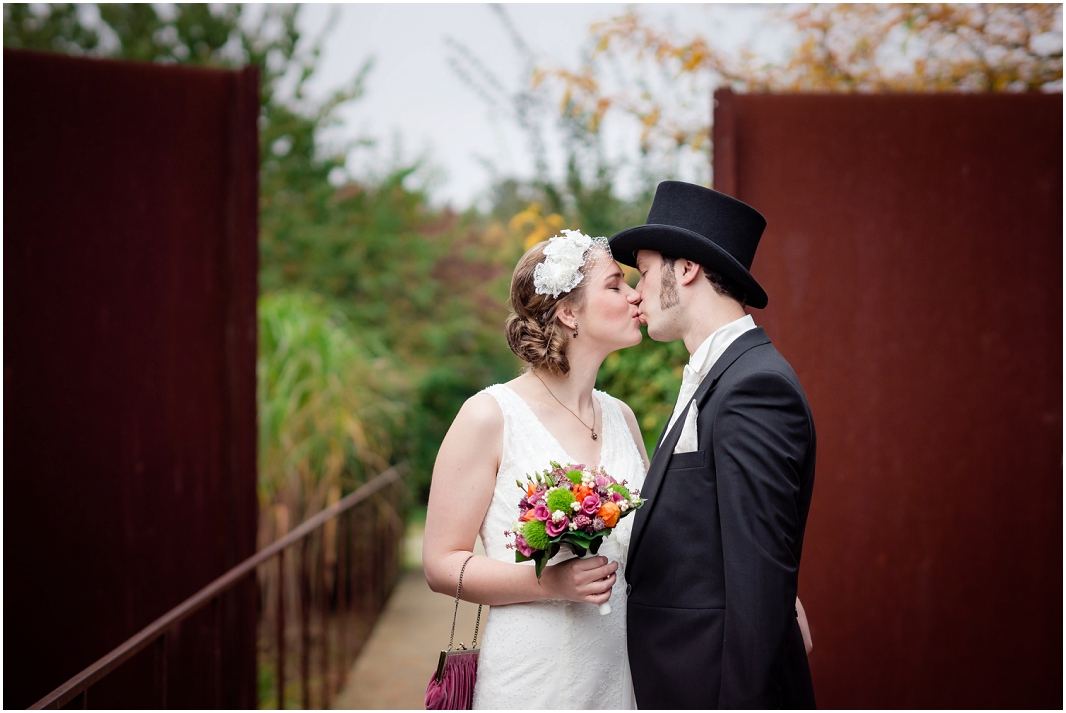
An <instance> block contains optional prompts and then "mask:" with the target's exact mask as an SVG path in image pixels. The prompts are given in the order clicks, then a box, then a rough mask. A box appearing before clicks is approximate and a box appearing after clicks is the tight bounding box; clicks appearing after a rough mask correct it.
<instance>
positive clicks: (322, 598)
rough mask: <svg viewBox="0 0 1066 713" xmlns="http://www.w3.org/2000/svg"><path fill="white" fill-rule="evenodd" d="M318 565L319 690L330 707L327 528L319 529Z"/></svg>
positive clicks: (316, 576) (316, 578)
mask: <svg viewBox="0 0 1066 713" xmlns="http://www.w3.org/2000/svg"><path fill="white" fill-rule="evenodd" d="M316 559H317V560H318V566H317V567H316V568H315V569H316V570H317V572H316V574H315V581H316V582H317V583H318V597H317V599H318V636H319V641H318V649H319V655H318V664H319V665H318V670H319V674H320V676H321V683H320V684H319V691H320V692H321V696H320V701H321V704H322V708H323V709H325V708H329V699H330V691H329V592H327V591H326V528H324V527H323V528H320V529H319V531H318V557H317V558H316Z"/></svg>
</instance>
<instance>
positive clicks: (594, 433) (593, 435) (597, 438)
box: [592, 431, 600, 441]
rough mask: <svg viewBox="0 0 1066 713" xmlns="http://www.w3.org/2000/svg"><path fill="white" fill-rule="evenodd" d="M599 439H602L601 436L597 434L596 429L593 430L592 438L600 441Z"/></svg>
mask: <svg viewBox="0 0 1066 713" xmlns="http://www.w3.org/2000/svg"><path fill="white" fill-rule="evenodd" d="M599 439H600V437H599V436H597V435H596V432H595V431H593V432H592V440H594V441H598V440H599Z"/></svg>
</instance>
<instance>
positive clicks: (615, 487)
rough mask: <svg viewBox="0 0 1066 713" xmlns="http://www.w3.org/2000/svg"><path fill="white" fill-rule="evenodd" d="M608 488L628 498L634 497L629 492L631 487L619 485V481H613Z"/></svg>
mask: <svg viewBox="0 0 1066 713" xmlns="http://www.w3.org/2000/svg"><path fill="white" fill-rule="evenodd" d="M607 488H608V489H610V490H613V491H614V492H616V493H618V494H619V495H621V496H622V497H623V498H625V499H626V500H629V499H630V498H631V497H633V496H632V495H630V493H629V488H627V487H626V486H624V485H619V484H618V483H611V484H610V485H608V486H607Z"/></svg>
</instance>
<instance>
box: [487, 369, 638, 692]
mask: <svg viewBox="0 0 1066 713" xmlns="http://www.w3.org/2000/svg"><path fill="white" fill-rule="evenodd" d="M485 391H486V392H487V393H489V394H491V395H492V396H493V398H495V399H496V402H497V403H498V404H499V406H500V410H501V411H502V412H503V419H504V430H503V455H502V458H501V462H500V469H499V472H498V473H497V475H496V487H495V490H494V491H493V494H492V501H491V503H490V504H489V509H488V512H487V513H486V514H485V520H484V522H483V523H482V526H481V540H482V543H483V544H484V546H485V553H486V554H487V555H488V556H489V557H492V558H493V559H496V560H500V561H502V562H510V563H514V551H513V550H509V549H507V545H508V544H509V543H510V542H512V541H513V538H511V537H508V536H507V535H505V534H504V532H505V531H509V530H511V529H512V528H513V526H514V522H515V520H516V518H517V516H518V501H519V499H520V498H521V491H520V490H519V488H518V486H517V485H516V484H515V480H521V481H523V482H524V481H525V476H526V474H527V473H529V474H532V473H533V472H535V471H541V470H544V469H545V468H547V467H548V463H549V461H552V460H555V461H558V462H560V463H564V464H565V463H576V462H577V461H575V460H574V459H573V458H571V457H570V456H569V455H567V453H566V452H565V451H564V450H563V447H562V445H561V444H560V443H559V441H558V440H556V438H555V437H554V436H552V434H551V433H550V432H549V431H548V430H547V429H546V428H545V427H544V425H543V424H542V423H541V422H540V420H539V419H538V418H537V417H536V415H535V414H534V413H533V410H532V409H531V408H530V407H529V405H528V404H527V403H526V402H525V401H524V400H523V399H522V397H520V396H519V395H518V394H517V393H515V392H514V391H513V390H511V388H510V387H508V386H506V385H503V384H497V385H496V386H490V387H489V388H488V389H486V390H485ZM594 394H595V397H596V400H597V403H598V404H599V407H600V411H601V413H602V414H603V416H602V418H603V424H602V431H603V433H602V435H601V438H602V440H603V444H602V446H601V454H600V465H602V466H603V467H604V468H605V469H606V470H607V472H608V473H610V474H611V475H612V476H613V477H614V478H615V479H616V480H618V481H619V482H621V481H623V480H624V481H626V482H627V483H628V484H629V485H630V486H631V487H635V488H640V487H641V486H642V485H643V482H644V462H643V460H642V459H641V457H640V452H639V450H638V449H637V445H636V443H634V441H633V436H632V434H631V432H630V430H629V427H628V426H627V425H626V422H625V417H624V416H623V414H622V410H621V408H619V406H618V403H617V402H616V401H615V400H614V399H613V398H612V397H610V396H609V395H607V394H605V393H603V392H602V391H596V392H594ZM589 465H592V464H589ZM632 526H633V518H632V516H630V517H627V518H624V519H622V520H621V521H620V522H619V524H618V527H616V528H615V529H614V531H613V532H612V533H611V535H610V536H609V537H608V538H606V539H605V540H604V542H603V545H602V546H601V547H600V551H599V554H601V555H603V556H605V557H607V558H609V559H612V560H616V561H618V562H619V565H620V566H619V569H618V579H617V581H616V583H615V585H614V591H613V593H612V595H611V609H612V611H611V613H610V614H608V615H606V616H600V614H599V612H598V611H597V609H596V607H595V606H593V605H591V604H584V603H579V602H569V601H563V600H541V601H538V602H531V603H527V604H511V605H507V606H496V607H492V608H491V609H490V611H489V615H488V619H487V621H486V624H485V635H484V639H483V644H482V649H481V659H480V663H479V665H478V680H477V686H476V687H475V689H474V707H475V708H526V709H545V708H548V709H583V708H614V709H620V708H634V707H635V701H634V699H633V693H632V682H631V680H630V678H629V661H628V656H627V654H626V632H625V621H626V594H625V588H626V583H625V578H624V575H623V571H624V569H625V557H626V554H627V552H628V548H629V536H630V533H631V531H632ZM571 557H573V554H572V553H571V552H570V551H569V550H568V549H566V548H563V550H562V551H561V552H560V553H559V554H558V555H556V556H555V557H554V558H553V559H552V560H551V562H550V564H555V563H558V562H561V561H563V560H566V559H569V558H571ZM515 566H529V567H531V566H533V564H532V563H531V562H527V563H523V564H516V565H515ZM538 671H539V672H543V671H550V672H551V673H550V675H547V676H544V675H543V674H538V673H535V672H538Z"/></svg>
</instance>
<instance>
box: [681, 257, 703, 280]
mask: <svg viewBox="0 0 1066 713" xmlns="http://www.w3.org/2000/svg"><path fill="white" fill-rule="evenodd" d="M674 269H675V270H676V269H680V270H681V274H679V275H677V282H678V284H681V285H690V284H692V281H693V280H695V279H696V278H697V277H699V276H700V273H701V272H702V271H703V268H702V267H701V266H700V264H699V263H697V262H692V261H691V260H684V259H682V260H678V261H677V263H676V267H675V268H674Z"/></svg>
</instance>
